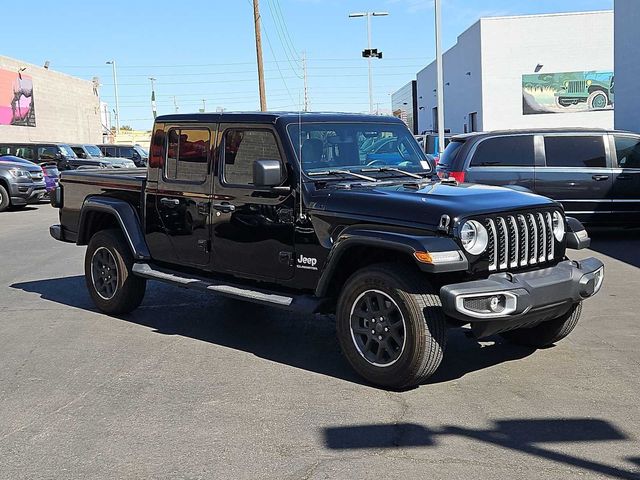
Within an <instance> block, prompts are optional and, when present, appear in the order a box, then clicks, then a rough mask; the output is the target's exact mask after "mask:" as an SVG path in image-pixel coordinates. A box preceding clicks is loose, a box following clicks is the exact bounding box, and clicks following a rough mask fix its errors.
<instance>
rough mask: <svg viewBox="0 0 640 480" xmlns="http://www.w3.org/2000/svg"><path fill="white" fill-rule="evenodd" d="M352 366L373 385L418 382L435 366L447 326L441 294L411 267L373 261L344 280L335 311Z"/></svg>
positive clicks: (341, 338)
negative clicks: (434, 290)
mask: <svg viewBox="0 0 640 480" xmlns="http://www.w3.org/2000/svg"><path fill="white" fill-rule="evenodd" d="M336 323H337V333H338V340H339V342H340V345H341V347H342V351H343V353H344V355H345V357H346V358H347V360H348V361H349V363H350V364H351V366H352V367H353V368H354V369H355V370H356V371H357V372H358V373H359V374H360V375H361V376H363V377H364V378H365V379H367V380H368V381H370V382H371V383H373V384H376V385H380V386H383V387H388V388H396V389H402V388H407V387H411V386H414V385H417V384H420V383H421V382H423V381H424V380H426V379H427V378H428V377H430V376H431V375H432V374H433V373H434V372H435V371H436V369H437V368H438V366H439V365H440V362H441V361H442V356H443V353H444V348H445V341H446V324H445V319H444V315H443V313H442V308H441V303H440V298H439V297H438V295H436V294H435V293H433V291H432V290H431V289H430V288H429V285H428V280H427V279H426V278H425V277H424V276H422V275H420V274H419V273H418V272H416V271H415V270H413V269H411V268H410V267H405V266H402V265H387V264H381V265H374V266H371V267H368V268H365V269H362V270H360V271H358V272H356V273H355V274H354V275H353V276H352V277H351V278H349V280H347V282H346V284H345V286H344V288H343V289H342V293H341V295H340V299H339V301H338V308H337V314H336Z"/></svg>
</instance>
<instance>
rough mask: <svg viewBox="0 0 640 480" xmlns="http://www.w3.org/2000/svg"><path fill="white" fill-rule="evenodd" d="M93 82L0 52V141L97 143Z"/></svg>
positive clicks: (100, 124) (98, 132)
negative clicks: (3, 54)
mask: <svg viewBox="0 0 640 480" xmlns="http://www.w3.org/2000/svg"><path fill="white" fill-rule="evenodd" d="M101 114H102V112H101V107H100V99H99V96H98V85H97V82H93V81H89V80H83V79H80V78H76V77H72V76H69V75H65V74H63V73H59V72H55V71H53V70H49V69H48V68H45V67H39V66H36V65H32V64H28V63H25V62H22V61H20V60H15V59H12V58H8V57H3V56H0V142H25V141H49V142H68V143H101V142H102V138H103V122H102V120H101V116H102V115H101Z"/></svg>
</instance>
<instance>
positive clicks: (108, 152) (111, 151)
mask: <svg viewBox="0 0 640 480" xmlns="http://www.w3.org/2000/svg"><path fill="white" fill-rule="evenodd" d="M104 155H105V157H117V156H118V155H116V147H105V148H104Z"/></svg>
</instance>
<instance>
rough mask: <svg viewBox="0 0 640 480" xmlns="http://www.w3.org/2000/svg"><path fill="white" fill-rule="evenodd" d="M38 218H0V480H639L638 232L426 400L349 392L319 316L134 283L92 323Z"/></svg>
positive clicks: (465, 341) (453, 369) (609, 237)
mask: <svg viewBox="0 0 640 480" xmlns="http://www.w3.org/2000/svg"><path fill="white" fill-rule="evenodd" d="M56 219H57V211H56V210H54V209H52V208H51V207H50V206H49V205H46V204H43V205H39V206H37V207H32V208H29V209H27V210H24V211H20V212H7V213H3V214H1V215H0V245H1V247H2V248H1V249H0V252H1V253H0V478H7V479H22V478H25V479H26V478H29V479H33V478H78V479H80V478H82V479H86V478H91V479H98V478H109V479H113V478H143V477H146V478H184V479H199V478H216V479H221V478H231V479H244V478H247V479H249V478H250V479H255V478H274V479H323V478H345V479H346V478H348V479H360V478H362V479H365V478H366V479H368V478H389V479H393V478H403V479H413V478H416V479H418V478H419V479H424V478H443V479H444V478H446V479H465V480H468V479H478V478H490V479H496V478H508V479H560V478H562V479H572V478H580V479H585V478H619V479H631V478H640V441H639V438H640V408H639V407H638V396H639V394H640V375H639V373H640V348H638V345H639V341H640V326H639V323H640V322H639V315H638V312H640V294H639V292H640V270H639V269H640V250H639V249H638V246H639V245H640V234H638V233H637V232H635V233H634V232H622V233H617V234H614V233H610V232H599V233H598V235H597V236H596V237H595V239H594V243H593V249H592V251H589V252H577V255H575V256H576V257H583V256H588V255H596V256H598V257H600V258H601V259H603V260H604V261H605V263H606V269H607V270H606V274H607V277H606V280H605V285H604V287H603V291H602V292H601V293H600V295H599V296H598V297H597V300H593V301H590V302H587V303H585V308H584V310H583V317H582V320H581V323H580V324H579V325H578V327H577V329H576V331H574V333H573V334H572V335H571V336H570V337H569V338H567V339H566V340H564V341H563V342H561V343H559V344H558V345H557V346H555V347H552V348H548V349H545V350H540V351H533V350H530V349H527V348H524V347H515V346H512V345H509V344H505V343H503V342H501V341H500V340H499V339H498V338H496V340H495V341H489V342H482V343H477V342H475V341H474V340H473V339H471V338H468V336H467V335H465V332H464V331H452V332H451V334H450V337H449V338H450V342H449V345H448V350H447V352H446V355H445V359H444V362H443V365H442V367H441V368H440V370H439V371H438V372H437V373H436V375H435V377H433V378H432V379H431V381H430V382H429V384H427V385H423V386H421V387H420V388H417V389H414V390H411V391H408V392H403V393H391V392H386V391H383V390H379V389H376V388H372V387H370V386H367V385H364V384H363V383H362V382H361V381H360V380H359V378H358V377H357V376H355V374H353V373H352V371H351V369H350V367H349V366H348V365H347V364H346V362H345V361H344V360H343V359H342V357H341V355H340V352H339V350H338V347H337V343H336V341H335V340H334V325H333V324H332V323H331V321H330V319H327V318H326V317H300V316H295V315H290V314H287V313H283V312H281V311H278V310H272V309H270V308H267V307H257V306H254V305H245V304H242V303H239V302H236V301H232V300H226V299H221V298H216V297H211V296H207V295H205V294H199V293H195V292H192V291H186V290H179V289H175V288H173V287H169V286H166V285H161V284H157V283H150V284H149V288H148V290H147V296H146V298H145V301H144V303H143V305H142V307H141V308H140V309H138V310H137V311H136V312H134V313H132V314H130V315H127V316H124V317H122V318H112V317H108V316H105V315H102V314H100V313H98V312H97V311H96V310H95V308H94V307H93V305H92V303H91V302H90V300H89V296H88V294H87V292H86V290H85V286H84V278H83V275H82V272H83V267H82V261H83V254H84V248H79V247H75V246H73V245H69V244H63V243H60V242H57V241H55V240H53V239H52V238H50V237H49V234H48V226H49V225H50V224H52V223H55V222H56Z"/></svg>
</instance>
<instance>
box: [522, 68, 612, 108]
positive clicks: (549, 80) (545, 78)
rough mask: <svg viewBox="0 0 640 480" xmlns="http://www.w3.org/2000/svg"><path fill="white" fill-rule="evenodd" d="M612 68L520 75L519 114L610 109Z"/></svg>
mask: <svg viewBox="0 0 640 480" xmlns="http://www.w3.org/2000/svg"><path fill="white" fill-rule="evenodd" d="M613 107H614V75H613V72H612V71H582V72H555V73H537V74H525V75H523V76H522V113H523V114H524V115H536V114H544V113H578V112H592V111H598V110H612V109H613Z"/></svg>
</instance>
